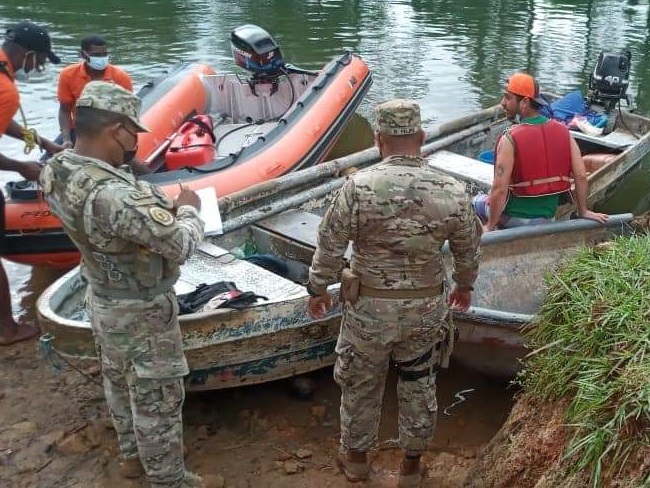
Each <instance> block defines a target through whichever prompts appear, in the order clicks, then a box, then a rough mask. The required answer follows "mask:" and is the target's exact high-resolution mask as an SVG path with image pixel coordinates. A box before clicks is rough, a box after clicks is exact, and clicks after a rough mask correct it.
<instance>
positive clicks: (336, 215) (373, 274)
mask: <svg viewBox="0 0 650 488" xmlns="http://www.w3.org/2000/svg"><path fill="white" fill-rule="evenodd" d="M480 237H481V225H480V221H479V220H478V218H477V217H476V215H475V213H474V211H473V209H472V206H471V203H470V200H469V197H468V196H467V194H466V193H465V186H464V185H463V184H462V183H461V182H459V181H457V180H455V179H454V178H452V177H450V176H447V175H444V174H441V173H439V172H437V171H435V170H433V169H430V168H428V167H426V166H425V162H424V160H423V159H421V158H410V157H403V156H397V157H396V156H393V157H390V158H387V159H385V160H384V161H382V162H381V163H379V164H377V165H375V166H373V167H371V168H368V169H365V170H362V171H359V172H358V173H355V174H354V175H352V177H351V178H350V179H349V180H348V181H347V182H346V183H345V184H344V185H343V187H342V188H341V189H340V190H339V193H338V195H337V196H336V197H335V199H334V201H333V202H332V204H331V206H330V208H329V209H328V210H327V212H326V214H325V216H324V217H323V220H322V221H321V224H320V226H319V229H318V245H317V248H316V252H315V254H314V258H313V261H312V265H311V268H310V270H309V285H310V288H311V289H312V290H314V291H316V292H318V293H320V292H322V291H324V289H325V287H326V286H327V285H329V284H331V283H334V282H335V281H336V279H337V276H338V273H339V271H340V270H341V268H342V265H343V255H344V253H345V251H346V249H347V247H348V243H349V241H352V259H351V263H350V264H351V268H352V269H353V270H355V271H356V272H357V274H358V275H360V276H361V282H362V283H363V284H365V285H367V286H371V287H373V288H383V289H409V288H426V287H428V286H435V285H438V284H440V283H442V282H443V281H444V278H445V271H444V267H443V261H442V246H443V244H444V242H445V240H447V239H449V245H450V247H451V251H452V254H453V257H454V262H453V266H454V272H453V275H452V276H453V279H454V280H455V281H456V282H457V283H459V284H462V285H472V284H473V283H474V280H475V279H476V274H477V272H478V250H479V242H480Z"/></svg>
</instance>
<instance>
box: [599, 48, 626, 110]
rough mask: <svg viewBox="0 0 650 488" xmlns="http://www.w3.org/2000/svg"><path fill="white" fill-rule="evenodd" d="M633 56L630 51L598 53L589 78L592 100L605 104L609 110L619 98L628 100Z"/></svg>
mask: <svg viewBox="0 0 650 488" xmlns="http://www.w3.org/2000/svg"><path fill="white" fill-rule="evenodd" d="M631 58H632V53H630V51H627V52H626V53H625V54H623V55H619V54H608V53H604V52H601V53H600V54H599V55H598V60H597V61H596V66H595V67H594V71H593V73H592V74H591V77H590V78H589V90H590V94H589V100H590V102H592V103H598V104H600V105H603V106H605V109H606V110H607V111H609V110H611V109H612V108H614V107H615V106H616V104H617V103H618V102H619V100H623V99H625V100H627V96H626V92H627V88H628V86H629V84H630V60H631Z"/></svg>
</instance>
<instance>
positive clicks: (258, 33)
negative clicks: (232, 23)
mask: <svg viewBox="0 0 650 488" xmlns="http://www.w3.org/2000/svg"><path fill="white" fill-rule="evenodd" d="M230 41H231V47H232V53H233V57H234V58H235V63H236V64H237V66H239V67H241V68H244V69H245V70H248V71H250V72H252V73H253V78H257V79H273V78H277V77H278V76H279V75H280V74H282V73H283V72H284V71H285V63H284V59H283V58H282V53H281V52H280V47H279V46H278V44H277V43H276V42H275V40H274V39H273V37H271V34H269V33H268V32H266V31H265V30H264V29H262V28H261V27H258V26H256V25H253V24H246V25H242V26H240V27H237V28H236V29H235V30H233V31H232V33H231V35H230Z"/></svg>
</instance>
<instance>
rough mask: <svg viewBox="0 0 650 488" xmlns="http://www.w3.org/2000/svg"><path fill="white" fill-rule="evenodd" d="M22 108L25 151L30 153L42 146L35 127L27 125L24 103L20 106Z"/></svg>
mask: <svg viewBox="0 0 650 488" xmlns="http://www.w3.org/2000/svg"><path fill="white" fill-rule="evenodd" d="M18 108H19V109H20V116H21V118H22V119H23V141H24V142H25V147H24V149H23V152H24V153H25V154H29V153H30V152H32V150H33V149H34V148H36V147H37V146H40V144H39V142H40V140H39V138H38V134H37V133H36V130H35V129H30V128H29V127H28V126H27V117H25V112H24V111H23V107H22V105H19V107H18Z"/></svg>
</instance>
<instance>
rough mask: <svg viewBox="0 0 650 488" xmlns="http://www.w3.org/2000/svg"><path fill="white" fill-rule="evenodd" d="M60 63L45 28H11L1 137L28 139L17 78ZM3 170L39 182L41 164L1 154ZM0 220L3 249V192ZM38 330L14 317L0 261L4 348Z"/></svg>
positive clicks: (1, 55) (2, 70) (2, 77)
mask: <svg viewBox="0 0 650 488" xmlns="http://www.w3.org/2000/svg"><path fill="white" fill-rule="evenodd" d="M48 59H49V60H50V62H52V63H58V62H59V61H60V60H59V58H58V56H57V55H56V54H54V53H53V52H52V48H51V44H50V36H49V35H48V33H47V31H46V30H45V29H43V28H42V27H39V26H38V25H36V24H33V23H31V22H20V23H19V24H16V25H14V26H12V27H10V28H9V29H8V30H7V32H6V33H5V36H4V43H3V44H2V48H0V137H1V136H2V135H3V134H6V135H8V136H11V137H14V138H16V139H20V140H24V136H23V128H22V127H21V126H20V125H19V124H18V123H16V122H15V121H14V120H13V117H14V115H15V114H16V112H17V111H18V108H19V107H20V96H19V94H18V88H16V85H15V84H14V80H15V79H26V78H28V77H29V73H30V72H31V71H33V70H36V71H42V70H43V68H44V67H45V63H46V61H47V60H48ZM36 141H37V143H38V145H39V146H40V147H41V149H44V150H45V151H48V152H51V153H55V152H58V151H60V150H61V149H62V148H61V147H60V146H58V145H56V144H54V143H53V142H51V141H49V140H47V139H45V138H44V137H39V136H37V138H36ZM0 171H15V172H17V173H20V174H21V176H22V177H23V178H25V179H27V180H36V179H38V175H39V173H40V172H41V165H40V164H39V163H38V162H36V161H24V162H22V161H16V160H15V159H12V158H9V157H7V156H4V155H3V154H1V153H0ZM0 213H1V214H0V220H1V221H2V222H3V225H2V234H1V235H0V249H1V248H2V247H3V246H2V244H3V242H2V241H3V240H4V196H3V194H2V191H0ZM37 333H38V328H37V327H35V326H33V325H28V324H18V323H17V322H16V321H15V320H14V318H13V316H12V314H11V295H10V294H9V282H8V280H7V273H6V272H5V269H4V267H3V266H2V263H1V262H0V345H2V346H6V345H8V344H13V343H14V342H19V341H23V340H25V339H29V338H30V337H34V336H35V335H36V334H37Z"/></svg>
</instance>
